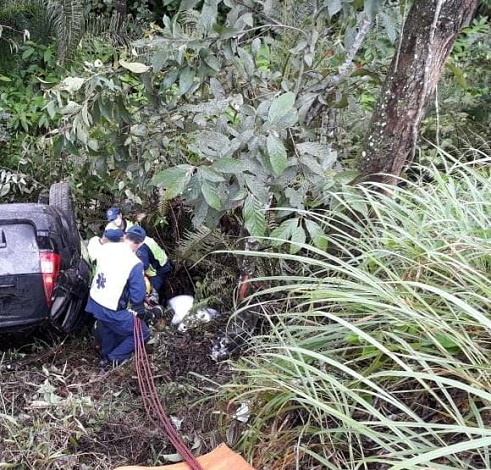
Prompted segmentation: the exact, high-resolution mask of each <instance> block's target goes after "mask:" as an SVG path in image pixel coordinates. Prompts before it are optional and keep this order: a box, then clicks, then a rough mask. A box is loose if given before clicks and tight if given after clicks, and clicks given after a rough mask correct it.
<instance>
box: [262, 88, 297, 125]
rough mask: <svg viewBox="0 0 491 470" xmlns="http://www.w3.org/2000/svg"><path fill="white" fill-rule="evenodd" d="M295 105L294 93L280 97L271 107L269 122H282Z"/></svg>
mask: <svg viewBox="0 0 491 470" xmlns="http://www.w3.org/2000/svg"><path fill="white" fill-rule="evenodd" d="M294 104H295V94H294V93H292V92H288V93H284V94H283V95H280V96H278V97H277V98H275V99H274V100H273V102H272V103H271V106H270V107H269V112H268V121H269V122H270V123H271V124H275V123H278V122H280V121H281V120H282V119H283V118H284V117H285V116H286V115H287V114H288V113H289V112H290V111H291V110H292V108H293V105H294Z"/></svg>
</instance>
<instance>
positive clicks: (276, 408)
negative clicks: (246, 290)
mask: <svg viewBox="0 0 491 470" xmlns="http://www.w3.org/2000/svg"><path fill="white" fill-rule="evenodd" d="M447 157H448V156H447ZM448 158H449V157H448ZM447 161H448V159H447ZM490 165H491V159H489V158H485V157H484V156H482V155H479V154H477V153H476V159H475V160H474V161H473V162H472V163H459V162H452V163H450V164H448V163H447V164H444V165H442V168H436V167H425V168H423V167H421V168H419V172H420V174H421V175H422V176H421V178H420V179H418V180H417V181H401V182H400V183H401V184H400V185H398V186H397V187H382V186H379V187H374V186H373V185H372V186H370V187H368V186H364V185H360V186H358V187H357V188H354V189H353V190H350V191H345V192H339V193H336V194H334V195H333V199H332V201H334V203H335V204H331V205H330V209H329V210H324V211H315V212H305V213H303V214H301V215H302V216H303V217H304V218H311V219H315V220H316V221H317V223H320V224H323V226H324V227H325V229H326V237H327V239H328V242H329V249H328V250H327V252H324V251H321V250H319V249H316V248H314V247H313V246H311V245H309V244H297V245H293V249H292V246H291V243H292V242H289V243H290V246H289V247H288V249H287V250H286V251H287V252H288V253H286V252H281V253H278V250H271V251H261V252H256V253H253V254H252V255H253V256H256V257H269V258H276V259H277V260H278V264H279V265H285V266H286V265H288V267H289V270H288V271H285V272H286V274H284V275H282V274H280V275H277V276H274V277H268V278H267V279H262V282H263V284H264V283H265V282H266V281H268V283H269V284H268V285H269V286H270V287H269V288H268V289H266V290H263V291H260V292H256V293H255V294H254V295H253V296H252V299H251V302H252V303H253V304H256V308H257V309H262V310H263V312H264V314H263V326H264V328H263V330H262V331H264V333H262V334H261V335H259V336H257V337H255V338H253V339H252V340H251V344H250V354H246V355H244V356H243V357H242V358H241V359H240V361H239V362H237V363H236V364H235V365H234V366H235V367H236V368H237V370H238V371H239V372H240V374H239V376H240V377H242V379H241V380H239V381H237V382H236V383H235V384H231V385H228V386H227V387H226V389H224V393H226V394H227V395H228V397H230V396H234V397H235V398H234V399H235V400H237V402H247V403H249V406H250V412H251V418H250V420H249V423H248V430H247V432H246V433H245V434H244V435H243V437H242V442H241V444H242V448H243V450H244V451H246V452H248V454H249V456H250V457H251V458H253V460H254V462H255V464H256V467H257V468H268V469H305V468H326V469H339V468H343V469H393V470H397V469H403V468H404V469H406V468H407V469H409V468H411V469H412V468H425V469H429V468H431V469H449V468H456V469H462V468H466V469H482V468H491V455H490V449H491V447H490V446H491V366H490V364H491V319H490V312H491V300H490V299H491V277H490V273H489V266H490V260H491V226H490V215H491V198H490V195H491V180H490V178H489V174H490V168H491V166H490ZM353 208H356V211H355V210H354V209H353ZM274 242H275V243H276V244H278V240H275V241H274ZM292 252H294V253H295V254H291V253H292ZM241 254H243V255H251V253H247V252H243V253H241ZM250 307H251V304H249V307H248V308H250Z"/></svg>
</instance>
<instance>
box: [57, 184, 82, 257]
mask: <svg viewBox="0 0 491 470" xmlns="http://www.w3.org/2000/svg"><path fill="white" fill-rule="evenodd" d="M49 205H50V206H53V207H56V208H57V209H59V210H60V211H61V212H62V213H63V215H64V216H65V219H66V221H67V224H68V228H69V230H70V234H71V236H72V237H73V240H74V241H77V240H78V238H79V236H78V229H77V221H76V219H75V211H74V208H73V201H72V194H71V191H70V186H68V183H54V184H52V185H51V187H50V188H49ZM75 245H76V247H77V250H79V249H80V247H79V246H78V243H77V242H76V243H75Z"/></svg>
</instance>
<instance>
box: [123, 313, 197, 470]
mask: <svg viewBox="0 0 491 470" xmlns="http://www.w3.org/2000/svg"><path fill="white" fill-rule="evenodd" d="M133 331H134V335H135V367H136V375H137V377H138V385H139V387H140V393H141V396H142V400H143V404H144V406H145V410H146V412H147V416H148V418H149V419H150V421H151V422H152V423H153V424H154V425H155V426H157V427H158V428H160V429H162V430H163V431H164V432H165V433H166V434H167V436H168V438H169V440H170V441H171V443H172V445H173V446H174V447H175V449H176V450H177V452H179V454H181V457H182V458H183V459H184V460H185V462H186V463H187V464H188V466H189V468H190V469H191V470H203V467H202V466H201V465H200V463H199V462H198V461H197V460H196V457H195V456H194V455H193V454H192V452H191V451H190V450H189V449H188V447H187V446H186V444H185V443H184V442H183V441H182V439H181V437H180V436H179V434H178V433H177V431H176V430H175V428H174V426H173V425H172V422H171V420H170V419H169V418H168V416H167V414H166V413H165V410H164V408H163V407H162V404H161V403H160V400H159V396H158V392H157V388H156V387H155V382H154V380H153V376H152V371H151V369H150V363H149V361H148V356H147V351H146V349H145V341H144V339H143V331H142V327H141V321H140V320H139V319H138V318H136V317H135V321H134V323H133Z"/></svg>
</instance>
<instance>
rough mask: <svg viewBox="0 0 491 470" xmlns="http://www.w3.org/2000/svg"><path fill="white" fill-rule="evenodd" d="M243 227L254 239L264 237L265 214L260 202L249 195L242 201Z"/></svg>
mask: <svg viewBox="0 0 491 470" xmlns="http://www.w3.org/2000/svg"><path fill="white" fill-rule="evenodd" d="M243 215H244V226H245V228H246V229H247V230H248V231H249V233H250V234H251V235H252V236H254V237H262V236H264V232H265V231H266V214H265V212H264V209H263V207H262V206H261V204H260V202H259V201H258V200H257V199H256V198H255V197H254V195H252V194H249V195H248V196H247V198H246V199H245V201H244V210H243Z"/></svg>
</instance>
